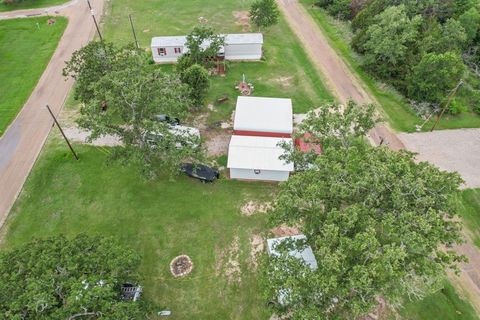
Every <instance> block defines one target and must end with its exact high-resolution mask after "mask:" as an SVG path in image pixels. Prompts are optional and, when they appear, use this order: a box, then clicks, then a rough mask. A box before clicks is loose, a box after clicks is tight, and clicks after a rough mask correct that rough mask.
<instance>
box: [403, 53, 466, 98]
mask: <svg viewBox="0 0 480 320" xmlns="http://www.w3.org/2000/svg"><path fill="white" fill-rule="evenodd" d="M464 71H465V67H464V64H463V63H462V59H461V58H460V56H459V55H458V54H457V53H453V52H447V53H444V54H442V53H440V54H435V53H428V54H426V55H425V56H423V58H422V60H421V61H420V63H419V64H418V65H417V66H415V67H414V68H413V72H412V75H411V76H410V78H409V94H410V96H411V97H413V98H414V99H417V100H423V101H428V102H434V103H440V102H441V101H443V100H444V99H445V98H446V97H447V96H448V95H449V92H450V91H451V90H453V88H454V87H455V86H456V85H457V84H458V82H459V81H460V79H462V76H463V73H464Z"/></svg>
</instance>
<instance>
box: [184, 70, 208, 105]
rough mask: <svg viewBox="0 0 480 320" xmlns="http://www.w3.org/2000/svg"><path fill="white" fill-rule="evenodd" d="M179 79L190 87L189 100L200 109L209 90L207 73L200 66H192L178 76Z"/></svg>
mask: <svg viewBox="0 0 480 320" xmlns="http://www.w3.org/2000/svg"><path fill="white" fill-rule="evenodd" d="M180 79H181V80H182V82H183V83H186V84H187V85H189V86H190V88H191V90H190V98H191V99H192V101H193V104H194V105H195V106H197V107H201V106H202V105H203V103H204V100H205V97H206V96H207V93H208V89H209V88H210V80H209V76H208V71H207V70H206V69H205V68H204V67H202V66H201V65H199V64H194V65H191V66H189V67H188V68H186V69H185V70H184V71H183V72H182V73H181V74H180Z"/></svg>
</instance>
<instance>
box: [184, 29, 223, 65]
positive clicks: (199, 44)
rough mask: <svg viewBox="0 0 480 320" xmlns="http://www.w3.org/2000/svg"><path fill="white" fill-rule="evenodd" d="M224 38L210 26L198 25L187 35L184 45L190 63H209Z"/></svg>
mask: <svg viewBox="0 0 480 320" xmlns="http://www.w3.org/2000/svg"><path fill="white" fill-rule="evenodd" d="M224 43H225V39H224V38H223V37H222V36H220V35H218V34H216V33H215V31H214V30H213V28H212V27H209V26H207V25H199V26H196V27H195V28H193V30H192V31H191V32H190V33H189V34H188V35H187V43H186V47H187V48H188V56H189V57H190V63H191V64H195V63H196V64H200V65H209V64H210V63H211V60H212V59H213V58H215V57H216V56H217V54H218V52H219V50H220V48H221V47H222V46H223V45H224Z"/></svg>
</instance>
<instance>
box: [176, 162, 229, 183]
mask: <svg viewBox="0 0 480 320" xmlns="http://www.w3.org/2000/svg"><path fill="white" fill-rule="evenodd" d="M180 171H181V172H183V173H185V174H186V175H187V176H189V177H192V178H195V179H198V180H200V181H201V182H203V183H206V182H213V181H215V179H218V178H220V172H218V170H217V169H214V168H212V167H209V166H206V165H203V164H193V163H184V164H182V165H181V166H180Z"/></svg>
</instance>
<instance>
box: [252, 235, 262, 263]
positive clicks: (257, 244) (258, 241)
mask: <svg viewBox="0 0 480 320" xmlns="http://www.w3.org/2000/svg"><path fill="white" fill-rule="evenodd" d="M263 250H264V242H263V238H262V237H261V236H260V235H258V234H252V235H251V236H250V263H251V265H252V267H253V270H256V269H257V267H258V256H259V255H260V254H261V253H262V252H263Z"/></svg>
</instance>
